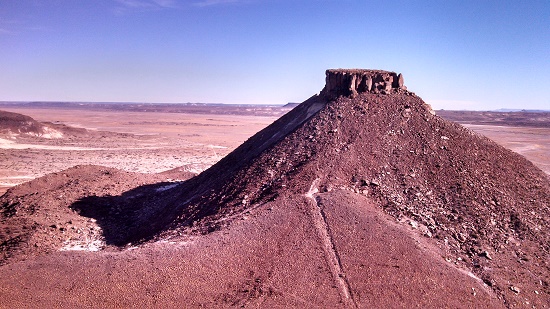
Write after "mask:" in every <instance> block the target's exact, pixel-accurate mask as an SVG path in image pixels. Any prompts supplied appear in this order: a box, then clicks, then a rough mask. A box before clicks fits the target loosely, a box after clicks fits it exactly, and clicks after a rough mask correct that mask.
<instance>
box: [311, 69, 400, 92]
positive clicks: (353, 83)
mask: <svg viewBox="0 0 550 309" xmlns="http://www.w3.org/2000/svg"><path fill="white" fill-rule="evenodd" d="M325 74H326V85H325V88H324V89H323V90H322V91H321V95H324V96H325V97H328V98H331V99H335V98H337V97H339V96H351V97H356V96H357V94H358V93H364V92H371V93H382V94H388V93H390V92H392V91H393V92H397V91H399V90H406V89H407V87H406V86H405V85H404V80H403V75H402V74H401V73H399V74H397V73H395V72H389V71H383V70H359V69H331V70H327V71H326V72H325Z"/></svg>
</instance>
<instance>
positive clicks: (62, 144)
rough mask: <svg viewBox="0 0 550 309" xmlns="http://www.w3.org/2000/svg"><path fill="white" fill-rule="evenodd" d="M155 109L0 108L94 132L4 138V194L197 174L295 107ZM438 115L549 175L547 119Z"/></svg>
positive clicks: (0, 170) (0, 164)
mask: <svg viewBox="0 0 550 309" xmlns="http://www.w3.org/2000/svg"><path fill="white" fill-rule="evenodd" d="M147 106H149V108H147ZM154 107H155V105H154V104H153V105H146V106H145V107H143V105H140V104H123V105H120V106H117V105H116V104H112V105H107V107H105V105H101V106H97V104H86V103H80V104H77V103H75V104H61V105H60V104H51V103H50V104H49V103H42V104H39V106H38V107H36V106H33V104H4V105H2V104H0V109H1V110H5V111H10V112H14V113H19V114H23V115H28V116H30V117H32V118H34V119H35V120H37V121H39V122H53V123H59V124H65V125H67V126H70V127H75V128H84V129H87V130H88V131H90V132H93V133H95V134H93V135H92V134H79V135H76V136H70V137H64V138H63V137H62V138H56V137H54V138H44V137H34V136H24V135H23V136H19V137H18V138H17V140H14V139H10V138H9V137H7V136H0V159H1V160H0V194H2V193H4V192H5V191H6V190H7V189H8V188H10V187H12V186H14V185H17V184H20V183H22V182H25V181H29V180H32V179H34V178H37V177H41V176H44V175H46V174H48V173H52V172H59V171H62V170H64V169H67V168H70V167H73V166H76V165H86V164H94V165H102V166H107V167H113V168H117V169H121V170H125V171H130V172H140V173H158V172H163V171H167V170H170V169H174V168H177V167H182V168H183V169H185V170H187V171H190V172H193V173H199V172H201V171H203V170H205V169H206V168H208V167H209V166H211V165H212V164H214V163H215V162H217V161H218V160H220V159H221V158H223V157H224V156H225V155H227V154H228V153H229V152H231V151H232V150H233V149H235V148H236V147H237V146H239V145H240V144H241V143H243V142H244V141H245V140H246V139H247V138H249V137H250V136H252V135H253V134H254V133H256V132H258V131H260V130H261V129H263V128H264V127H266V126H267V125H269V124H270V123H272V122H273V121H275V120H276V119H277V118H279V117H280V116H281V115H283V114H284V113H286V112H288V111H289V110H290V108H291V107H287V106H282V105H281V106H250V107H246V108H244V107H239V106H237V107H235V106H232V105H225V106H224V105H216V106H215V108H211V107H210V106H209V105H199V106H196V105H188V104H183V105H177V104H174V105H173V106H172V107H169V108H167V107H166V105H164V106H163V107H161V108H154ZM438 114H440V115H441V116H442V117H444V118H447V119H449V120H453V121H457V122H459V123H461V124H462V125H463V126H465V127H467V128H469V129H471V130H473V131H474V132H477V133H479V134H482V135H484V136H487V137H488V138H490V139H492V140H494V141H495V142H497V143H498V144H500V145H502V146H504V147H506V148H508V149H511V150H512V151H514V152H517V153H519V154H521V155H522V156H524V157H526V158H527V159H528V160H530V161H531V162H533V163H534V164H535V165H536V166H537V167H539V168H540V169H541V170H543V171H544V172H546V173H547V174H550V113H544V112H539V113H526V112H472V111H439V112H438ZM514 115H516V117H513V116H514ZM517 115H520V116H521V117H517ZM504 116H506V117H504ZM97 133H99V134H97Z"/></svg>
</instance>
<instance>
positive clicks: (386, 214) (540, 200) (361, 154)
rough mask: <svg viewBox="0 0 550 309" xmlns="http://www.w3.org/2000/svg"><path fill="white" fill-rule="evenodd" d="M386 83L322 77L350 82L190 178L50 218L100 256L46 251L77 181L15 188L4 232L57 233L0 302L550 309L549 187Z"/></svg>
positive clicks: (28, 250) (99, 196) (95, 200)
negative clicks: (94, 239)
mask: <svg viewBox="0 0 550 309" xmlns="http://www.w3.org/2000/svg"><path fill="white" fill-rule="evenodd" d="M350 73H351V74H356V75H357V76H358V77H355V78H348V77H346V78H340V79H338V78H336V79H335V78H332V77H331V76H330V74H343V75H344V76H345V75H346V74H350ZM387 73H388V72H385V71H366V72H363V71H357V70H354V71H353V72H351V71H349V72H347V71H342V73H341V72H339V71H329V72H327V80H331V81H334V80H340V82H342V83H344V84H342V85H338V86H336V87H333V86H334V85H333V84H331V87H330V89H329V90H330V91H323V92H321V95H320V96H313V97H312V98H310V99H308V100H306V101H305V102H304V103H302V104H301V105H299V106H298V107H296V108H295V109H294V110H292V111H291V112H289V113H288V114H286V115H284V116H283V117H281V118H280V119H279V120H277V121H276V122H274V123H273V124H272V125H271V126H269V127H267V128H265V129H264V130H262V131H260V132H259V133H258V134H256V135H254V136H253V137H251V138H250V139H249V140H248V141H246V142H245V143H244V144H243V145H241V146H240V147H238V148H237V149H236V150H235V151H233V152H232V153H230V154H229V155H228V156H226V157H225V158H224V159H222V160H221V161H219V162H218V163H217V164H215V165H214V166H212V167H211V168H210V169H208V170H206V171H204V172H203V173H201V174H200V175H198V176H196V177H193V178H191V179H189V180H187V181H183V182H175V183H164V184H154V185H150V186H147V185H146V186H142V187H139V188H137V189H132V188H134V186H135V185H137V184H128V186H127V187H120V189H121V190H120V191H116V192H115V191H108V190H107V191H106V192H107V193H109V192H110V193H109V195H105V194H104V192H103V190H105V187H106V185H107V187H108V184H109V183H112V182H111V181H113V180H115V179H117V178H118V177H119V176H117V177H115V178H114V179H112V180H106V179H104V180H103V181H101V180H98V186H97V187H96V188H95V189H93V191H92V192H88V193H86V192H82V191H81V192H82V193H78V192H79V191H78V190H82V186H79V185H76V186H74V187H71V188H72V189H71V190H69V191H70V192H75V194H74V195H73V196H72V197H71V198H68V199H67V201H68V203H65V204H63V203H60V204H58V206H57V207H54V208H55V209H58V210H56V211H55V212H59V213H60V214H59V215H58V216H59V217H60V218H61V217H62V220H61V221H65V220H67V219H68V218H70V221H71V222H72V220H73V218H74V220H75V221H74V222H79V224H81V225H82V227H83V228H86V227H88V226H87V225H84V224H89V223H94V224H97V227H98V228H96V229H95V230H97V231H98V233H99V234H100V237H99V238H98V239H101V240H102V241H104V243H105V245H104V246H105V249H104V250H102V251H99V252H88V253H86V252H76V253H72V252H59V251H58V252H52V253H50V254H46V253H48V252H50V251H52V248H53V249H62V248H66V246H67V243H65V242H63V239H62V238H58V236H60V235H61V236H62V235H64V234H63V232H66V229H67V228H68V229H70V226H67V227H65V226H61V227H60V226H59V225H58V226H53V227H51V228H50V230H47V229H45V228H44V226H48V224H60V223H61V224H65V223H66V222H67V221H65V223H63V222H57V221H56V219H54V218H56V217H55V216H54V217H53V218H51V217H50V215H48V214H49V212H46V211H44V212H42V211H41V210H42V209H48V207H50V206H49V203H48V201H50V200H53V199H55V198H56V197H58V196H59V195H58V194H59V193H60V192H62V191H60V190H58V189H56V188H57V187H56V186H55V185H54V184H55V183H59V182H60V181H59V180H58V179H59V178H62V177H65V176H63V175H53V176H51V177H52V179H51V180H48V181H45V183H46V184H48V183H52V185H45V186H43V187H41V188H42V189H41V190H40V192H38V193H35V192H36V190H32V189H29V188H25V187H24V186H19V187H15V188H13V189H11V190H10V191H8V193H7V194H6V195H4V196H3V197H2V198H1V200H0V203H1V205H3V206H2V207H3V208H2V209H3V212H2V219H1V221H0V223H1V224H2V226H4V227H6V226H7V227H9V228H12V227H14V226H19V225H21V224H20V223H19V221H18V220H34V221H35V222H37V223H38V227H37V228H36V229H34V230H33V232H31V235H32V236H30V237H49V236H51V235H56V236H55V237H52V239H54V240H53V241H51V243H50V245H49V246H46V248H45V249H44V250H41V249H37V247H36V245H35V244H33V243H32V241H31V242H29V239H31V238H22V239H21V240H20V241H19V240H18V241H11V240H10V239H11V238H10V237H12V235H19V234H21V235H26V234H25V233H28V232H27V231H26V230H25V231H19V232H16V233H13V232H11V230H10V231H7V232H5V233H4V239H8V243H9V245H5V246H4V248H6V249H5V251H4V252H5V253H4V256H5V257H7V258H8V259H7V260H5V262H6V263H7V264H6V265H4V266H2V274H3V276H2V278H0V295H1V296H2V297H0V306H4V307H13V306H24V305H29V306H32V307H38V306H41V305H46V306H84V307H92V306H94V307H97V306H99V307H120V306H136V305H137V304H140V305H145V306H146V307H158V306H169V307H175V306H178V305H179V306H181V304H182V303H183V304H185V305H186V306H189V307H201V306H202V307H204V306H207V307H228V306H235V307H266V308H271V307H281V308H283V307H323V308H327V307H352V308H354V307H411V306H415V307H431V308H440V307H453V308H459V307H462V308H473V307H474V308H477V307H491V308H500V307H509V308H515V307H526V308H547V307H550V288H549V286H548V284H549V282H548V280H549V279H548V278H550V264H549V261H550V254H549V251H550V248H549V244H550V233H549V232H550V208H549V204H550V203H549V202H550V181H549V179H548V176H547V175H546V174H545V173H543V172H542V171H541V170H540V169H538V168H536V167H535V166H534V165H533V164H532V163H531V162H529V161H527V160H526V159H525V158H523V157H522V156H520V155H518V154H516V153H513V152H512V151H510V150H507V149H505V148H503V147H501V146H499V145H497V144H496V143H494V142H492V141H491V140H489V139H487V138H485V137H483V136H480V135H478V134H476V133H473V132H472V131H470V130H468V129H465V128H464V127H461V126H460V125H458V124H455V123H452V122H449V121H446V120H443V119H442V118H440V117H438V116H436V115H434V113H433V111H432V110H431V109H430V107H429V106H428V105H426V104H425V103H424V102H423V101H422V100H421V99H420V98H419V97H417V96H416V95H415V94H414V93H411V92H408V91H406V90H405V88H404V87H403V83H402V76H400V77H399V81H398V82H394V80H393V79H390V77H392V78H393V76H397V74H395V73H393V74H387ZM373 74H374V75H373ZM376 74H382V78H381V80H380V81H378V80H379V78H378V75H376ZM365 76H366V77H371V78H372V80H376V81H377V83H375V84H371V85H370V86H369V87H367V86H366V85H368V79H364V77H365ZM357 80H361V82H359V83H356V81H357ZM363 81H365V82H363ZM348 83H349V84H348ZM373 85H374V86H373ZM372 87H375V88H372ZM352 90H354V91H355V92H354V91H352ZM340 91H342V92H343V93H340ZM340 94H344V95H343V96H341V95H340ZM348 95H349V96H348ZM69 173H70V171H69ZM101 173H102V172H101V170H100V171H99V175H98V173H97V172H96V177H93V179H99V178H100V176H101ZM112 173H114V174H116V173H117V172H116V171H112ZM176 173H177V172H176ZM90 174H91V175H94V174H93V172H92V173H90ZM78 175H80V174H78ZM47 177H48V176H47ZM101 177H110V176H109V174H103V176H101ZM125 177H126V176H125ZM66 178H67V180H66V181H65V183H69V182H71V181H74V178H73V177H72V176H67V177H66ZM129 178H131V177H129ZM183 178H185V177H182V179H183ZM124 179H128V178H124V177H122V180H124ZM37 181H38V180H37ZM157 181H158V180H157ZM31 183H32V182H31ZM61 183H63V181H61ZM92 183H93V182H92ZM121 183H123V182H122V181H121ZM20 188H21V189H20ZM50 188H51V189H50ZM92 188H93V186H92ZM17 190H21V191H17ZM117 190H118V189H117ZM42 192H43V193H42ZM48 192H50V193H48ZM31 193H33V194H32V195H31ZM48 194H52V195H51V197H50V198H47V196H48ZM116 194H118V195H116ZM34 195H36V196H34ZM111 195H115V196H111ZM42 196H44V197H46V199H43V198H42ZM58 198H59V197H58ZM33 201H34V204H33ZM32 205H34V206H32ZM31 206H32V207H31ZM18 213H19V214H21V215H20V216H19V215H18ZM61 213H63V214H61ZM33 216H34V217H33ZM29 217H30V218H32V219H29ZM52 219H53V220H52ZM79 220H82V223H80V221H79ZM94 221H95V222H94ZM26 222H27V221H25V223H26ZM50 222H53V223H50ZM56 222H57V223H56ZM26 224H28V223H26ZM50 226H51V225H50ZM61 228H63V230H62V229H61ZM31 229H32V227H31ZM89 229H90V228H89V227H88V230H89ZM27 230H28V229H27ZM17 233H19V234H17ZM71 233H72V232H71ZM41 235H45V236H41ZM88 235H91V233H89V234H88ZM69 236H71V237H73V236H74V237H78V233H77V234H76V235H73V234H71V235H69ZM57 238H58V239H57ZM36 239H38V240H41V239H43V238H36ZM55 239H57V240H55ZM4 243H6V241H4ZM12 243H15V244H14V245H13V246H12V245H11V244H12ZM136 244H138V246H137V247H134V246H135V245H136ZM33 246H34V247H33ZM38 248H40V242H38ZM34 254H45V255H41V256H39V257H36V258H28V257H29V256H31V255H34ZM29 289H30V290H32V291H33V293H27V292H26V291H27V290H29ZM59 295H63V296H64V297H62V298H60V297H59Z"/></svg>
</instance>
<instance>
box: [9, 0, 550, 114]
mask: <svg viewBox="0 0 550 309" xmlns="http://www.w3.org/2000/svg"><path fill="white" fill-rule="evenodd" d="M328 68H370V69H383V70H390V71H396V72H398V73H399V72H401V73H403V76H404V77H405V85H406V86H408V88H409V90H411V91H414V92H415V93H417V94H418V95H420V96H421V97H422V98H423V99H424V100H425V101H427V102H428V103H430V104H431V105H432V106H433V107H434V108H435V109H440V108H444V109H477V110H481V109H497V108H525V109H550V1H548V0H541V1H527V0H526V1H517V0H515V1H508V0H499V1H490V0H474V1H470V0H461V1H453V0H437V1H412V0H407V1H366V0H364V1H359V0H0V100H3V101H35V100H42V101H103V102H205V103H214V102H217V103H253V104H285V103H287V102H302V101H304V100H305V99H307V98H308V97H310V96H311V95H313V94H315V93H318V92H319V91H320V90H321V88H322V87H323V86H324V71H325V69H328Z"/></svg>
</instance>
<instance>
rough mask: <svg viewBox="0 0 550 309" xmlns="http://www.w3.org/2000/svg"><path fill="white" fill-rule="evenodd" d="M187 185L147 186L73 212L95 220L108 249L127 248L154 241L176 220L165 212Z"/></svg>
mask: <svg viewBox="0 0 550 309" xmlns="http://www.w3.org/2000/svg"><path fill="white" fill-rule="evenodd" d="M187 181H188V180H187ZM187 181H182V182H177V183H174V182H160V183H155V184H149V185H143V186H139V187H136V188H134V189H131V190H129V191H126V192H124V193H122V194H121V195H117V196H95V195H93V196H87V197H84V198H81V199H79V200H78V201H76V202H74V203H73V204H72V205H71V206H70V208H71V209H73V210H75V211H76V212H78V214H80V215H81V216H83V217H87V218H93V219H95V220H96V222H97V224H98V225H99V226H100V227H101V229H102V230H103V236H104V237H105V242H106V243H107V244H108V245H115V246H124V245H127V244H128V243H134V242H139V241H142V240H147V239H151V238H152V237H154V236H155V235H156V234H158V233H159V232H161V231H162V230H163V229H165V228H166V227H167V225H168V224H169V223H170V222H172V221H173V219H175V218H174V215H173V214H171V213H170V212H169V213H164V214H163V212H165V211H163V210H166V209H167V208H168V207H166V206H167V205H168V204H170V201H173V200H174V197H175V196H176V197H177V196H179V194H178V193H179V192H180V190H179V189H178V187H180V186H182V185H183V184H184V183H185V182H187ZM158 214H163V215H162V216H159V215H158Z"/></svg>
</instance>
